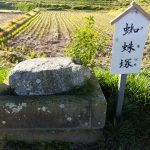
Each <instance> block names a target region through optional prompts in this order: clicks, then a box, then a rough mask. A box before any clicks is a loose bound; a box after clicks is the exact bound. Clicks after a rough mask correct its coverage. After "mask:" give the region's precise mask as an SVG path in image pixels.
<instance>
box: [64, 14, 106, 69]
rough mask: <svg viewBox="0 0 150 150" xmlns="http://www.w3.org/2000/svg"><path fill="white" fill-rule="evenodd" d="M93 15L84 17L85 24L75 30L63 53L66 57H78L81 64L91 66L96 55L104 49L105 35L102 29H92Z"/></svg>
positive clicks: (94, 61)
mask: <svg viewBox="0 0 150 150" xmlns="http://www.w3.org/2000/svg"><path fill="white" fill-rule="evenodd" d="M94 23H95V21H94V17H93V16H90V17H86V18H85V24H84V26H83V27H82V28H81V29H78V30H76V32H75V34H74V35H73V36H72V43H71V44H70V45H68V46H67V48H66V50H65V53H66V55H67V56H68V57H72V58H75V59H78V60H79V61H80V62H81V63H82V65H84V66H88V67H93V66H95V64H96V57H97V56H98V54H99V53H100V52H101V51H103V50H104V49H105V45H106V43H107V36H106V34H105V33H104V32H103V31H99V32H97V31H95V30H94Z"/></svg>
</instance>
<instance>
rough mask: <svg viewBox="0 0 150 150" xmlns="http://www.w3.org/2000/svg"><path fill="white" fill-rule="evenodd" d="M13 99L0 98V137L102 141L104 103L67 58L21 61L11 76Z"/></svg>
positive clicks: (81, 69)
mask: <svg viewBox="0 0 150 150" xmlns="http://www.w3.org/2000/svg"><path fill="white" fill-rule="evenodd" d="M9 86H10V88H11V90H12V91H13V95H7V94H5V95H1V96H0V133H1V134H0V136H1V137H3V136H5V137H7V138H8V139H13V140H14V139H16V140H25V141H39V140H42V141H45V140H58V141H71V142H83V143H90V142H95V141H97V140H98V139H100V138H102V137H101V133H102V129H103V127H104V125H105V118H106V106H107V105H106V100H105V97H104V95H103V93H102V90H101V88H100V86H99V84H98V81H97V79H96V78H95V77H93V75H92V73H91V72H90V70H89V69H88V68H85V67H83V66H81V65H79V64H75V63H74V62H72V60H71V59H70V58H65V57H55V58H36V59H31V60H26V61H23V62H21V63H19V64H18V65H16V67H15V68H14V69H13V70H12V71H11V73H10V76H9Z"/></svg>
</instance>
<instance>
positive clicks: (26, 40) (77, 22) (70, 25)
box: [7, 11, 111, 56]
mask: <svg viewBox="0 0 150 150" xmlns="http://www.w3.org/2000/svg"><path fill="white" fill-rule="evenodd" d="M90 15H93V16H94V18H95V21H96V26H95V30H100V29H101V28H103V29H105V30H107V32H108V33H110V32H111V28H110V29H109V30H108V29H107V26H110V25H109V21H110V19H111V18H109V17H108V18H107V19H106V18H105V13H104V14H102V13H98V12H94V13H90V12H68V11H67V12H66V11H43V12H40V13H39V14H37V15H36V16H35V17H34V18H32V20H30V23H29V25H28V26H27V27H26V28H24V29H23V30H22V31H20V32H19V34H17V35H16V36H14V37H13V38H12V39H10V40H9V41H8V42H7V45H9V46H12V47H17V46H25V47H29V48H31V49H34V50H35V51H36V52H38V51H43V52H45V53H46V54H47V55H48V56H56V55H57V56H62V55H63V50H64V47H65V46H66V44H68V43H69V42H70V41H71V34H73V32H74V31H75V30H76V29H79V28H81V27H82V25H83V22H84V21H83V18H84V17H87V16H90ZM99 16H101V17H99ZM103 17H104V18H103ZM106 24H107V25H106ZM104 25H105V26H104ZM110 27H111V26H110Z"/></svg>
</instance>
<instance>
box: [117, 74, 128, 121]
mask: <svg viewBox="0 0 150 150" xmlns="http://www.w3.org/2000/svg"><path fill="white" fill-rule="evenodd" d="M126 79H127V74H121V75H120V76H119V84H118V91H119V94H118V100H117V108H116V117H117V118H120V117H121V115H122V106H123V100H124V92H125V87H126Z"/></svg>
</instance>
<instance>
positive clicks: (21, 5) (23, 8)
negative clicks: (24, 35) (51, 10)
mask: <svg viewBox="0 0 150 150" xmlns="http://www.w3.org/2000/svg"><path fill="white" fill-rule="evenodd" d="M14 7H15V9H19V10H21V11H30V10H32V9H35V8H36V4H35V3H27V2H19V3H16V4H14Z"/></svg>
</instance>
